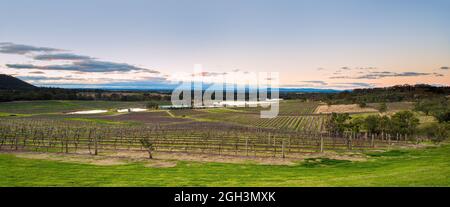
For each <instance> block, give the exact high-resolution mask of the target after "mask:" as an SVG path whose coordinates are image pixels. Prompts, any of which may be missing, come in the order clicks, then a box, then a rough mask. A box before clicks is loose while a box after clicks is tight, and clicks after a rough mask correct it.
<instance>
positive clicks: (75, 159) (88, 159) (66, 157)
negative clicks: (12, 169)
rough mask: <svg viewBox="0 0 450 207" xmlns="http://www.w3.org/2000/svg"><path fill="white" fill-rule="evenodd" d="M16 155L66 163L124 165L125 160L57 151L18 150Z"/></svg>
mask: <svg viewBox="0 0 450 207" xmlns="http://www.w3.org/2000/svg"><path fill="white" fill-rule="evenodd" d="M13 154H14V155H15V156H16V157H20V158H27V159H40V160H52V161H59V162H67V163H81V164H92V165H102V166H109V165H124V164H127V162H126V161H124V160H121V159H119V158H113V157H104V156H94V155H85V154H59V153H37V152H18V153H13Z"/></svg>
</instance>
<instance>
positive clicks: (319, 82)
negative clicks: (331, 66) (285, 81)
mask: <svg viewBox="0 0 450 207" xmlns="http://www.w3.org/2000/svg"><path fill="white" fill-rule="evenodd" d="M299 82H301V83H311V84H318V85H322V86H325V85H328V83H326V82H325V81H318V80H312V81H299Z"/></svg>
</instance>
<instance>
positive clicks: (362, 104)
mask: <svg viewBox="0 0 450 207" xmlns="http://www.w3.org/2000/svg"><path fill="white" fill-rule="evenodd" d="M358 105H359V107H361V108H365V107H366V106H367V104H366V102H364V101H360V102H359V103H358Z"/></svg>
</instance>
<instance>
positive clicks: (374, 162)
mask: <svg viewBox="0 0 450 207" xmlns="http://www.w3.org/2000/svg"><path fill="white" fill-rule="evenodd" d="M449 152H450V145H444V146H441V147H430V148H424V149H415V150H402V151H398V150H396V151H388V152H384V153H381V152H380V153H371V154H368V157H369V158H368V160H367V161H346V160H333V159H309V160H306V161H303V162H300V163H298V164H297V165H293V166H272V165H257V164H251V163H248V164H226V163H212V162H210V163H202V162H186V161H180V162H178V163H177V165H176V166H175V167H147V166H145V164H144V163H129V164H124V165H115V166H98V165H92V164H76V163H63V162H59V161H50V160H36V159H26V158H18V157H15V156H14V155H12V154H0V186H450V157H449Z"/></svg>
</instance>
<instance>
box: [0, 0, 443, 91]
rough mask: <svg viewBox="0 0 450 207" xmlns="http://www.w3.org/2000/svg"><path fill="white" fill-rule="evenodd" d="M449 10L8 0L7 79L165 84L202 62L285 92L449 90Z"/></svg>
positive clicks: (439, 1)
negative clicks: (258, 76) (400, 87)
mask: <svg viewBox="0 0 450 207" xmlns="http://www.w3.org/2000/svg"><path fill="white" fill-rule="evenodd" d="M449 10H450V1H448V0H421V1H419V0H293V1H287V0H277V1H276V0H245V1H244V0H240V1H237V0H176V1H175V0H150V1H144V0H142V1H138V0H129V1H116V0H77V1H57V0H40V1H32V0H3V1H1V2H0V73H3V74H10V75H13V76H15V77H19V78H20V79H22V80H25V81H28V82H30V83H33V84H35V85H39V86H56V87H68V88H69V87H77V88H82V87H85V88H93V87H103V88H104V87H112V88H114V87H116V88H133V87H134V88H152V87H153V88H164V87H168V86H172V84H174V83H176V81H177V80H180V78H179V77H180V75H179V74H182V75H181V76H186V77H189V76H190V75H192V74H193V73H194V65H196V64H201V65H202V70H203V72H202V73H201V74H202V76H203V77H204V79H206V80H210V81H212V80H215V79H214V77H216V76H219V77H220V75H223V74H231V73H238V72H239V73H242V74H245V73H249V72H250V73H258V72H278V73H279V77H280V80H279V84H280V86H281V87H299V88H331V89H352V88H365V87H384V86H391V85H397V84H422V83H425V84H433V85H450V72H449V71H450V70H449V67H450V12H449ZM176 77H178V79H177V78H176ZM174 81H175V82H174Z"/></svg>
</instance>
